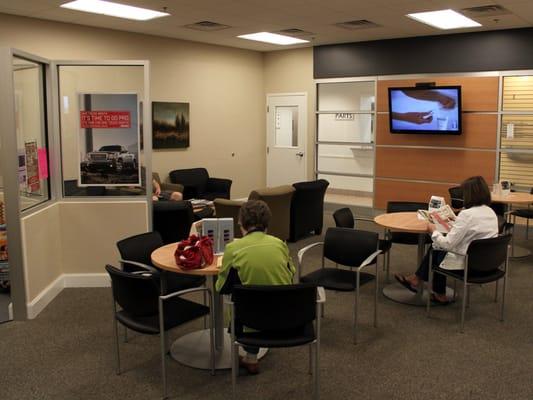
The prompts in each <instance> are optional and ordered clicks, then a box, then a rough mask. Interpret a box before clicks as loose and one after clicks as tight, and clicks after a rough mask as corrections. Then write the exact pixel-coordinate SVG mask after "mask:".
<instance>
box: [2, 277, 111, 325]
mask: <svg viewBox="0 0 533 400" xmlns="http://www.w3.org/2000/svg"><path fill="white" fill-rule="evenodd" d="M109 286H111V281H110V280H109V275H108V274H106V273H93V274H62V275H60V276H59V277H57V278H56V280H55V281H53V282H52V283H51V284H50V285H48V286H47V287H46V288H45V289H44V290H43V291H42V292H41V293H39V295H38V296H37V297H36V298H35V299H33V300H32V301H31V302H30V303H28V304H27V305H26V308H27V312H28V319H33V318H35V317H37V315H39V313H40V312H41V311H42V310H44V309H45V307H46V306H47V305H48V304H50V303H51V302H52V300H54V299H55V297H56V296H57V295H58V294H59V293H61V291H62V290H63V289H64V288H84V287H85V288H87V287H109ZM10 312H11V313H12V312H13V310H12V308H11V310H10Z"/></svg>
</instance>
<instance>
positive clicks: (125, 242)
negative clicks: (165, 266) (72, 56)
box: [117, 232, 205, 294]
mask: <svg viewBox="0 0 533 400" xmlns="http://www.w3.org/2000/svg"><path fill="white" fill-rule="evenodd" d="M164 244H165V243H163V240H162V239H161V235H160V234H159V233H158V232H146V233H141V234H140V235H135V236H130V237H128V238H125V239H122V240H120V241H119V242H117V248H118V251H119V253H120V257H121V258H122V259H121V260H120V263H121V266H122V269H123V271H125V272H135V271H143V270H146V271H152V272H158V273H161V274H163V278H162V293H163V294H165V293H172V292H177V291H180V290H185V289H190V288H196V287H198V286H202V285H204V284H205V277H204V276H194V275H185V274H178V273H175V272H168V271H162V270H160V269H159V268H157V267H156V266H155V265H153V264H152V260H151V258H150V256H151V254H152V252H153V251H154V250H156V249H158V248H159V247H161V246H164Z"/></svg>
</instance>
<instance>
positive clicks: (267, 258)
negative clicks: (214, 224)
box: [216, 200, 296, 374]
mask: <svg viewBox="0 0 533 400" xmlns="http://www.w3.org/2000/svg"><path fill="white" fill-rule="evenodd" d="M271 216H272V214H271V212H270V209H269V208H268V206H267V204H266V203H265V202H264V201H262V200H250V201H248V202H246V203H244V204H243V205H242V207H241V209H240V211H239V225H240V226H241V230H242V234H243V237H242V238H241V239H236V240H234V241H233V242H231V243H230V244H228V245H227V246H226V249H225V251H224V258H223V259H222V267H221V268H220V273H219V274H218V279H217V283H216V290H217V291H221V290H223V291H225V292H226V291H229V290H230V287H231V286H232V285H233V284H235V283H240V284H243V285H290V284H291V283H292V278H293V276H294V273H295V272H296V270H295V268H294V264H293V262H292V259H291V256H290V254H289V248H288V247H287V244H286V243H285V242H283V241H281V240H280V239H278V238H276V237H274V236H271V235H267V233H266V231H267V228H268V223H269V222H270V218H271ZM244 350H245V351H246V357H244V359H241V360H240V364H241V366H243V367H244V368H246V369H247V370H248V372H249V373H250V374H257V373H258V372H259V368H258V363H257V354H258V352H259V348H257V347H245V348H244Z"/></svg>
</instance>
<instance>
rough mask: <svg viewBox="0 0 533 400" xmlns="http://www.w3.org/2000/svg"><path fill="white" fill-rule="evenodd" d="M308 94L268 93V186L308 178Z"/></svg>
mask: <svg viewBox="0 0 533 400" xmlns="http://www.w3.org/2000/svg"><path fill="white" fill-rule="evenodd" d="M306 140H307V93H298V94H269V95H267V186H269V187H271V186H279V185H291V184H293V183H294V182H301V181H305V180H307V154H306Z"/></svg>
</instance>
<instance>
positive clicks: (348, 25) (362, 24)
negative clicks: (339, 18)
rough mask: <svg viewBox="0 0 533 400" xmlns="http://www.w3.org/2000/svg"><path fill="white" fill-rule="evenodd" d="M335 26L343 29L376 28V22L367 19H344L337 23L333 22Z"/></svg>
mask: <svg viewBox="0 0 533 400" xmlns="http://www.w3.org/2000/svg"><path fill="white" fill-rule="evenodd" d="M335 26H338V27H339V28H344V29H350V30H354V29H367V28H377V27H378V26H380V25H378V24H376V23H375V22H372V21H369V20H367V19H358V20H355V21H346V22H339V23H338V24H335Z"/></svg>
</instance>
